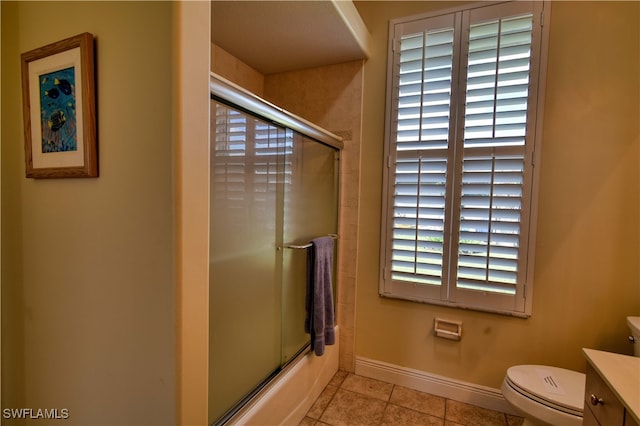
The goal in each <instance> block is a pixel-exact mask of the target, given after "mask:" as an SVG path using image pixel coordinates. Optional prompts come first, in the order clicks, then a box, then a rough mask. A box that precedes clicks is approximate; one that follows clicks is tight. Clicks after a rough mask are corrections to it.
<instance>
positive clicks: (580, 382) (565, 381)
mask: <svg viewBox="0 0 640 426" xmlns="http://www.w3.org/2000/svg"><path fill="white" fill-rule="evenodd" d="M507 380H508V381H509V382H510V383H511V384H512V385H513V386H514V387H516V388H517V390H518V391H520V392H521V393H523V394H524V395H527V396H532V397H533V399H536V400H538V401H539V402H541V403H543V404H545V405H548V406H550V407H554V408H556V409H560V410H562V411H565V412H568V413H571V414H576V415H580V416H582V411H583V409H584V388H585V382H586V376H585V375H584V374H582V373H578V372H577V371H571V370H565V369H564V368H558V367H550V366H546V365H516V366H514V367H510V368H509V369H508V370H507Z"/></svg>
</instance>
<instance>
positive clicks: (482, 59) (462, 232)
mask: <svg viewBox="0 0 640 426" xmlns="http://www.w3.org/2000/svg"><path fill="white" fill-rule="evenodd" d="M531 29H532V16H531V14H528V15H525V16H518V17H515V18H508V19H498V20H493V21H490V22H483V23H479V24H475V25H471V27H470V31H469V52H468V55H467V61H468V64H467V79H466V82H467V87H466V98H465V113H464V154H463V159H462V181H461V190H460V191H461V196H460V225H459V238H458V243H459V247H458V274H457V287H458V288H461V289H467V290H478V291H483V292H489V293H499V294H509V295H515V294H516V286H517V278H518V265H519V263H520V262H519V260H520V250H519V248H520V223H521V211H522V196H523V185H524V158H525V137H526V126H527V107H528V90H529V68H530V56H531ZM471 152H473V154H471ZM482 152H485V154H484V155H478V153H482Z"/></svg>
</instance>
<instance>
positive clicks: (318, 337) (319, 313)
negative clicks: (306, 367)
mask: <svg viewBox="0 0 640 426" xmlns="http://www.w3.org/2000/svg"><path fill="white" fill-rule="evenodd" d="M332 275H333V238H331V237H320V238H316V239H314V240H312V241H311V247H309V249H308V250H307V297H306V303H305V308H306V311H307V315H306V317H305V321H304V331H305V332H307V333H309V334H311V349H313V350H314V351H315V353H316V355H318V356H320V355H322V354H324V346H325V345H333V344H334V343H335V341H336V336H335V324H334V315H333V287H332V285H331V276H332Z"/></svg>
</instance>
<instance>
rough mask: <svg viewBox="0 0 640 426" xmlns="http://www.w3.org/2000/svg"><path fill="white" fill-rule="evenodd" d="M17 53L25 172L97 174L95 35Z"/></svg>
mask: <svg viewBox="0 0 640 426" xmlns="http://www.w3.org/2000/svg"><path fill="white" fill-rule="evenodd" d="M21 57H22V102H23V116H24V138H25V162H26V176H27V177H28V178H85V177H98V153H97V140H96V106H95V68H94V66H95V65H94V47H93V35H92V34H90V33H83V34H79V35H77V36H74V37H70V38H67V39H65V40H61V41H58V42H56V43H52V44H49V45H47V46H44V47H41V48H38V49H35V50H31V51H29V52H25V53H23V54H22V56H21Z"/></svg>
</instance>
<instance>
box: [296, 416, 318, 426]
mask: <svg viewBox="0 0 640 426" xmlns="http://www.w3.org/2000/svg"><path fill="white" fill-rule="evenodd" d="M315 424H316V419H312V418H311V417H305V418H304V419H302V420H301V421H300V423H298V426H314V425H315Z"/></svg>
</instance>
